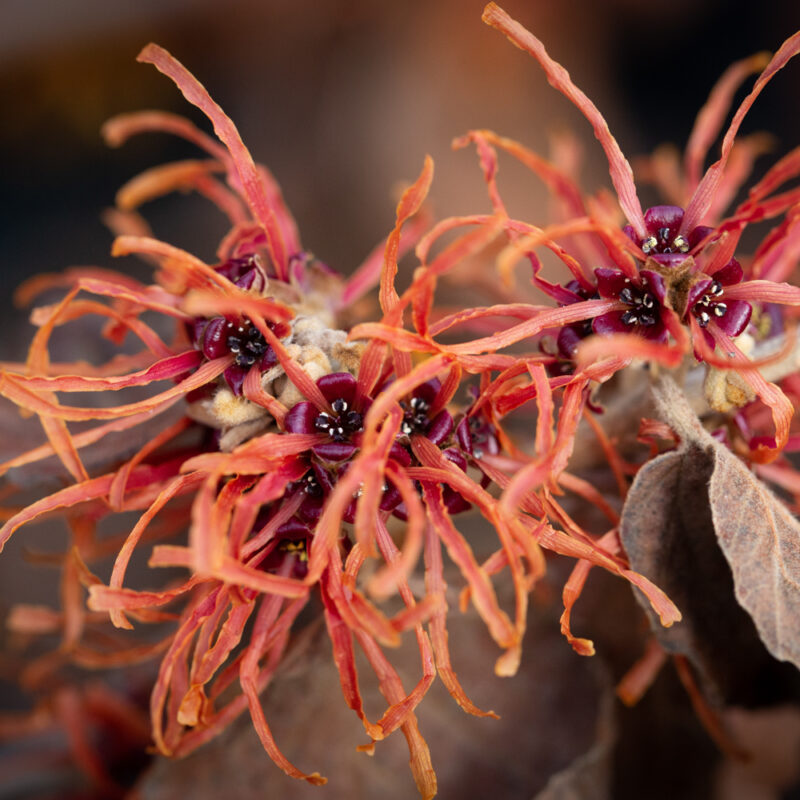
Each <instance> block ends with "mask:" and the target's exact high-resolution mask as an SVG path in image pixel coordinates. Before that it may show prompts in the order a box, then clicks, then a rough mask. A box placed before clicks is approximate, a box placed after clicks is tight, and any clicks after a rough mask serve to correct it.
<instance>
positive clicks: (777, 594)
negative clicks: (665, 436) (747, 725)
mask: <svg viewBox="0 0 800 800" xmlns="http://www.w3.org/2000/svg"><path fill="white" fill-rule="evenodd" d="M654 394H655V399H656V404H657V407H658V410H659V414H660V417H661V419H663V420H664V421H665V422H667V423H668V424H669V425H670V427H672V429H673V430H674V431H675V432H676V433H677V434H678V435H679V436H680V439H681V446H680V447H679V449H678V450H675V451H672V452H669V453H665V454H663V455H660V456H658V457H656V458H654V459H653V460H652V461H650V462H649V463H648V464H646V465H645V466H644V467H643V468H642V469H641V470H640V471H639V473H638V474H637V476H636V480H635V481H634V483H633V486H632V487H631V490H630V492H629V494H628V497H627V501H626V504H625V508H624V511H623V515H622V522H621V537H622V542H623V545H624V547H625V550H626V552H627V554H628V557H629V558H630V561H631V567H632V568H633V569H635V570H636V571H637V572H641V573H642V574H644V575H646V576H647V577H648V578H650V579H651V580H653V581H654V582H655V583H656V584H657V585H658V586H660V587H661V588H662V589H663V590H664V591H665V592H667V594H668V595H669V596H670V598H671V599H672V600H673V601H674V602H675V603H676V604H677V606H678V607H679V608H680V609H681V611H682V613H683V615H684V621H683V622H682V623H679V624H677V625H675V626H673V628H671V629H669V630H663V629H661V626H660V625H658V624H654V625H653V629H654V631H655V632H656V634H657V635H658V637H659V639H660V641H661V642H662V644H663V645H664V647H665V648H666V649H667V650H669V651H670V652H673V653H680V654H683V655H686V656H687V657H688V658H689V659H690V660H691V661H692V663H693V664H694V666H695V667H696V668H697V669H698V670H699V672H700V674H701V675H702V677H703V679H704V681H705V683H706V686H707V688H709V689H711V688H713V689H715V690H716V695H717V699H718V700H724V701H727V702H736V703H742V704H748V705H749V704H761V703H766V702H774V701H775V700H776V699H778V698H780V697H783V696H785V695H786V692H790V693H794V692H795V691H796V686H797V683H798V676H797V673H796V672H795V671H794V670H791V669H790V668H788V667H786V666H785V665H781V664H778V663H777V662H775V661H774V659H772V658H771V657H770V656H769V654H768V653H767V652H766V650H768V651H769V653H771V654H772V655H773V656H775V658H777V659H780V660H782V661H790V662H791V663H793V664H794V665H795V666H799V665H800V627H798V625H797V620H798V619H800V591H798V582H800V525H798V523H797V521H796V520H795V519H794V517H792V515H791V514H790V513H789V512H788V511H787V509H786V508H785V506H784V505H783V504H782V503H781V502H780V500H779V499H778V498H777V497H775V496H774V495H773V494H772V493H771V492H770V491H769V490H768V489H767V488H766V487H765V486H764V485H763V484H762V483H761V482H760V481H759V480H758V479H757V478H756V477H755V476H754V475H753V474H752V473H751V472H750V471H749V470H748V469H747V467H746V466H745V465H744V464H743V463H742V462H741V461H739V459H738V458H737V457H736V456H735V455H733V454H732V453H731V452H730V451H728V450H727V449H726V448H725V447H723V446H722V445H721V444H719V443H718V442H716V441H715V440H714V439H713V438H712V437H711V436H710V434H709V433H708V432H707V431H706V430H705V429H704V428H703V426H702V424H701V423H700V421H699V419H698V418H697V416H696V415H695V414H694V412H693V411H692V409H691V407H690V406H689V403H688V401H687V400H686V398H685V396H684V395H683V393H682V392H681V391H680V390H679V389H678V387H677V386H676V385H675V384H674V383H673V382H672V381H671V380H664V381H662V382H661V384H660V385H659V386H658V387H657V388H656V389H655V390H654ZM737 601H738V603H737ZM742 609H744V611H743V610H742ZM745 611H746V612H747V613H745ZM748 615H749V616H748ZM759 640H760V641H759ZM760 642H763V644H764V645H765V646H766V650H765V649H764V647H762V646H761V644H760ZM790 686H792V687H794V688H793V689H792V690H790V689H789V687H790Z"/></svg>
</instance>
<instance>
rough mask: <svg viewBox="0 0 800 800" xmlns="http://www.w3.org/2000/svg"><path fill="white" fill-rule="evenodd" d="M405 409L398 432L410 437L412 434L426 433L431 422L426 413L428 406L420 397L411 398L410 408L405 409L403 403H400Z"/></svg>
mask: <svg viewBox="0 0 800 800" xmlns="http://www.w3.org/2000/svg"><path fill="white" fill-rule="evenodd" d="M401 405H402V406H403V408H404V409H405V413H404V414H403V422H402V424H401V425H400V430H401V431H402V432H403V433H404V434H405V435H406V436H411V434H412V433H423V434H424V433H426V432H427V430H428V428H429V427H430V424H431V421H430V420H429V419H428V411H429V410H430V406H429V405H428V403H426V402H425V401H424V400H423V399H422V398H421V397H412V398H411V400H410V402H409V405H410V406H411V407H410V408H408V409H406V408H405V403H401Z"/></svg>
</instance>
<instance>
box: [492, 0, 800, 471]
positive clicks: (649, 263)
mask: <svg viewBox="0 0 800 800" xmlns="http://www.w3.org/2000/svg"><path fill="white" fill-rule="evenodd" d="M484 20H485V21H486V22H487V23H488V24H490V25H491V26H493V27H495V28H497V29H498V30H500V31H501V32H502V33H504V34H505V35H506V36H507V37H508V38H509V39H510V40H511V41H512V42H513V43H514V44H515V45H517V46H518V47H520V48H521V49H522V50H524V51H526V52H527V53H529V54H530V55H531V56H533V57H534V58H535V59H536V60H537V61H538V62H539V63H540V65H541V66H542V68H543V69H544V70H545V72H546V73H547V76H548V78H549V80H550V83H551V84H552V85H553V86H554V87H555V88H556V89H558V90H559V91H560V92H562V93H563V94H564V95H565V96H566V97H567V98H568V99H570V100H571V101H572V102H573V103H574V104H575V105H576V106H577V108H578V109H579V110H580V111H581V112H582V113H583V114H584V116H585V117H586V118H587V120H588V121H589V122H590V124H591V125H592V127H593V129H594V132H595V135H596V137H597V139H598V140H599V142H600V144H601V146H602V147H603V150H604V151H605V154H606V157H607V159H608V162H609V170H610V176H611V181H612V184H613V185H614V188H615V190H616V193H617V198H618V200H619V206H620V209H621V211H622V213H623V214H624V216H625V217H626V218H627V224H626V225H624V226H623V231H621V232H620V231H619V229H618V228H617V229H615V222H614V220H613V215H612V214H609V213H608V211H607V209H606V207H605V206H604V205H603V204H602V203H598V202H595V203H594V204H588V205H587V204H586V203H584V202H583V201H582V200H581V199H580V194H579V193H578V192H577V190H576V187H575V185H574V182H573V181H572V179H571V176H569V175H564V174H563V173H560V172H559V170H558V168H557V167H554V166H552V165H546V164H544V162H543V161H542V160H541V159H539V160H538V161H536V160H535V159H534V157H532V156H531V154H530V153H529V152H528V151H525V150H524V148H522V147H521V146H519V145H516V144H515V143H509V142H507V141H506V140H500V138H499V137H493V136H483V132H481V136H483V140H484V142H485V143H486V144H485V145H483V146H484V148H485V147H487V146H489V144H490V143H491V144H500V146H502V147H503V148H504V149H507V150H508V151H509V152H511V153H512V155H515V156H517V157H518V158H520V160H523V162H524V163H526V165H528V166H529V167H530V168H531V169H533V170H534V171H535V172H536V173H537V174H539V175H540V176H541V177H542V178H543V179H544V180H545V181H547V182H548V184H549V185H550V186H551V187H552V188H553V189H554V192H555V193H556V194H557V196H558V198H559V201H560V206H561V208H562V210H565V216H564V219H563V221H562V222H559V223H556V224H555V225H553V226H551V227H549V228H544V229H536V230H535V231H534V230H531V227H532V226H526V224H525V223H521V222H519V221H516V220H509V219H506V221H505V227H506V229H507V230H508V231H509V235H510V236H511V237H512V239H513V243H512V245H511V246H510V248H509V250H508V252H507V253H506V254H505V255H504V257H503V258H502V259H501V260H502V261H503V262H504V263H505V264H509V263H512V262H513V261H514V260H516V258H517V256H518V255H519V254H522V253H527V252H529V251H530V250H532V249H533V248H535V247H536V246H540V245H546V246H548V247H551V248H554V247H557V246H558V245H557V243H556V241H555V240H556V239H558V238H561V237H573V238H574V239H578V238H580V237H582V236H583V237H588V238H589V239H590V240H593V242H592V245H591V247H588V246H582V247H581V248H580V249H578V248H572V252H575V253H576V255H577V256H579V257H585V255H586V254H587V253H591V254H592V255H593V256H596V257H597V258H598V259H601V260H602V261H605V262H607V263H605V264H603V265H602V266H600V267H597V266H595V265H592V266H591V269H590V268H589V265H587V264H585V263H581V262H580V258H577V260H576V258H574V257H573V258H572V260H571V261H567V260H566V259H565V263H567V265H568V266H569V267H570V270H571V271H572V272H573V275H574V276H575V277H576V278H578V279H579V280H581V282H582V284H583V285H585V284H586V282H587V281H588V282H589V283H590V284H591V283H595V285H596V286H597V291H598V294H599V295H600V297H601V299H604V300H609V301H614V303H615V305H614V306H613V307H611V308H608V307H606V308H603V307H602V306H599V304H598V303H597V301H593V300H586V301H584V302H583V303H573V304H570V305H568V306H565V307H564V308H563V309H560V310H559V311H558V312H552V314H551V315H550V316H549V317H548V315H547V314H542V315H539V317H538V319H534V320H531V321H530V322H521V323H516V324H515V325H513V326H512V327H511V328H509V329H507V330H506V331H504V332H503V333H502V334H498V335H496V336H495V337H486V339H485V340H483V341H481V340H478V342H477V344H480V345H484V344H486V345H488V344H489V340H490V339H492V338H493V339H495V340H497V341H498V342H502V344H503V345H504V346H505V345H507V344H510V343H512V342H514V341H519V340H520V339H521V338H524V337H525V336H528V335H531V333H532V332H538V331H539V330H542V328H543V327H544V328H547V327H548V326H547V324H546V323H551V324H552V325H554V326H555V325H558V324H559V322H560V324H561V325H564V324H565V323H566V324H568V325H573V324H574V323H575V322H576V321H577V320H574V319H573V318H572V315H573V313H574V314H579V313H580V312H581V310H583V311H584V319H585V320H591V325H592V332H593V333H596V334H598V338H597V340H596V341H594V342H587V343H586V345H584V346H582V347H581V350H580V357H579V360H580V361H581V362H582V363H587V361H590V360H592V359H595V358H598V357H602V355H603V354H604V353H605V354H606V355H607V350H608V347H609V345H611V346H612V347H613V349H614V351H615V352H616V353H618V354H619V355H620V356H623V358H624V355H625V354H628V355H629V356H630V357H633V356H634V355H636V356H638V357H642V358H646V359H647V360H652V361H660V362H661V363H663V364H664V365H666V366H670V367H674V366H677V364H678V363H679V362H680V360H681V359H682V357H683V355H684V354H688V353H693V354H694V355H695V356H696V357H697V358H698V359H700V360H703V361H705V362H706V363H707V364H708V366H709V368H710V369H712V370H714V369H721V368H725V369H729V370H733V371H736V372H738V373H739V374H740V375H741V378H742V380H744V381H745V382H746V383H747V384H748V385H749V386H750V388H751V390H752V392H753V394H754V395H755V396H757V397H759V398H761V400H762V401H763V402H765V403H767V405H769V406H770V407H771V409H772V412H773V424H774V427H775V434H774V436H772V437H768V440H769V441H768V442H767V443H765V440H763V439H761V440H760V441H758V442H757V443H755V444H754V446H753V447H752V448H751V452H750V456H751V458H753V459H755V460H765V459H766V460H768V459H770V458H772V457H774V456H775V454H776V453H777V452H778V451H779V449H780V447H781V446H782V443H785V441H786V437H787V436H788V430H789V420H790V418H791V414H792V410H791V408H790V405H791V404H789V403H788V401H786V399H785V397H783V398H782V395H781V393H780V390H779V389H777V387H775V386H774V384H768V382H767V381H765V380H764V379H763V378H762V377H761V376H760V374H759V372H758V370H756V369H752V368H748V363H749V361H750V359H749V358H748V357H747V355H745V354H744V353H743V352H742V350H741V349H740V348H739V347H737V344H736V342H735V340H736V339H737V337H740V336H741V335H742V333H744V332H745V330H746V329H747V326H748V324H749V322H750V320H751V318H753V316H754V314H755V313H758V315H759V316H760V315H761V313H762V309H764V307H765V306H767V305H769V304H775V305H778V306H783V307H786V306H796V305H798V304H800V290H798V288H797V287H795V286H791V285H789V284H787V283H784V282H783V281H782V279H784V278H786V277H788V275H789V273H790V271H791V269H792V268H793V267H792V264H793V258H794V256H793V254H794V253H795V250H796V247H795V242H796V240H797V237H798V230H797V225H796V224H794V220H795V219H796V207H797V204H798V201H800V197H799V196H798V192H797V190H796V189H789V190H786V191H783V192H782V193H778V192H777V190H778V189H779V188H781V187H782V186H783V185H784V184H785V183H786V182H787V181H789V180H790V179H791V178H792V177H794V176H796V175H797V174H798V172H800V158H798V156H797V153H796V151H793V152H792V153H791V154H789V155H788V156H786V157H784V158H783V159H781V160H780V161H779V162H778V163H777V164H776V165H775V166H774V167H773V168H772V169H770V170H769V171H768V172H767V174H766V175H765V176H764V178H762V179H761V180H760V181H759V182H758V183H757V184H755V185H754V186H753V187H752V188H751V189H750V191H749V194H748V197H747V199H746V200H745V201H743V202H742V203H740V204H739V205H738V206H736V207H735V208H733V210H732V212H729V214H728V216H723V214H724V212H725V210H726V206H728V205H729V204H730V202H731V200H732V198H733V197H734V196H735V194H736V192H737V191H738V190H739V189H740V188H741V186H742V183H743V181H744V179H745V178H746V176H747V173H748V170H747V169H742V165H745V166H747V165H748V164H752V160H753V158H754V157H755V155H757V144H756V143H755V142H754V141H753V140H752V139H750V140H741V141H740V140H737V138H736V137H737V134H738V132H739V129H740V126H741V123H742V120H743V119H744V117H745V115H746V114H747V112H748V111H749V109H750V107H751V106H752V104H753V103H754V101H755V99H756V98H757V97H758V95H759V94H760V93H761V91H762V90H763V88H764V87H765V86H766V84H767V83H768V82H769V81H770V80H771V79H772V77H774V75H775V74H776V73H777V72H778V71H779V70H781V69H782V68H783V67H784V66H785V65H786V64H787V63H788V61H789V60H790V59H791V58H793V57H794V56H795V55H796V54H797V53H798V51H800V34H795V35H794V36H792V37H790V38H789V39H788V40H787V41H786V42H785V43H784V44H783V45H782V46H781V48H780V49H779V50H778V52H777V53H776V54H775V55H774V56H772V57H771V58H769V59H764V58H762V57H760V56H759V57H754V58H751V59H745V60H744V61H741V62H738V63H737V64H735V65H733V66H732V67H731V68H730V69H729V71H728V72H727V73H726V74H725V75H724V76H723V78H722V79H721V80H720V81H719V83H718V84H717V86H716V87H715V88H714V90H713V91H712V94H711V97H710V98H709V101H708V103H707V104H706V106H705V107H704V109H703V110H702V111H701V113H700V114H699V115H698V118H697V122H696V125H695V128H694V130H693V132H692V135H691V137H690V141H689V146H688V148H687V152H686V158H685V162H684V165H683V170H681V166H680V165H679V164H678V163H677V162H676V163H675V164H672V165H668V166H670V169H665V168H664V165H663V164H662V165H660V168H659V169H653V170H652V175H653V176H655V178H654V179H655V180H656V182H659V185H661V186H662V187H663V188H664V189H665V190H667V194H668V195H669V198H670V200H673V201H677V202H674V204H672V205H661V206H654V207H652V208H650V209H648V210H646V211H644V212H643V211H642V207H641V204H640V201H639V197H638V192H637V188H636V185H635V183H634V180H633V171H632V169H631V167H630V164H629V163H628V161H627V159H626V158H625V156H624V155H623V153H622V151H621V149H620V147H619V144H618V143H617V141H616V139H614V137H613V136H612V134H611V132H610V131H609V129H608V125H607V124H606V122H605V120H604V119H603V117H602V115H601V113H600V111H599V110H598V109H597V108H596V106H595V105H594V104H593V103H592V102H591V100H590V99H589V98H588V97H586V95H585V94H584V93H583V92H582V91H581V90H580V89H579V88H578V87H576V86H575V84H574V83H573V82H572V80H571V79H570V77H569V75H568V73H567V72H566V70H564V68H563V67H562V66H561V65H559V64H557V63H556V62H555V61H554V60H553V59H552V58H551V57H550V56H549V55H548V54H547V52H546V50H545V48H544V46H543V45H542V43H541V42H540V41H539V40H538V39H537V38H536V37H535V36H534V35H533V34H531V33H530V32H529V31H527V30H525V29H524V28H523V27H522V26H521V25H520V24H519V23H518V22H516V21H514V20H513V19H511V17H509V16H508V14H506V13H505V12H504V11H503V10H502V9H500V8H499V7H498V6H496V5H495V4H494V3H490V4H489V5H488V6H487V7H486V9H485V12H484ZM759 70H761V72H760V75H758V77H757V79H756V81H755V84H754V86H753V88H752V90H751V91H750V93H749V94H748V95H747V96H746V97H745V99H744V100H743V101H742V102H741V104H740V106H739V107H738V109H737V110H736V112H735V114H734V116H733V119H732V121H731V123H730V125H729V127H728V129H727V131H725V133H724V136H723V139H722V148H721V154H720V157H719V159H718V160H717V161H715V162H714V163H713V164H712V165H711V166H710V167H708V169H707V170H705V173H703V171H702V164H703V162H704V160H705V157H706V155H707V153H708V149H709V147H710V145H711V144H712V143H713V141H714V140H715V139H716V137H717V136H718V135H719V133H720V132H721V131H722V129H723V125H724V121H725V115H726V113H727V110H728V108H729V107H730V105H731V103H732V101H733V98H734V94H735V92H736V90H737V89H738V88H739V86H740V85H741V83H742V82H743V81H744V80H745V79H746V78H747V77H748V75H750V74H752V73H754V72H758V71H759ZM732 153H733V154H735V155H736V159H735V161H736V164H737V165H738V166H737V167H736V169H733V168H730V169H727V168H728V167H729V166H730V163H732V162H731V155H732ZM729 162H730V163H729ZM681 172H683V174H681ZM667 174H669V175H670V176H673V177H674V176H675V175H679V176H680V177H679V179H677V180H671V181H668V180H666V179H664V180H663V181H661V178H662V176H664V175H667ZM492 180H493V178H492ZM676 186H677V187H678V189H677V191H676V188H675V187H676ZM492 191H495V192H496V190H495V189H493V190H492ZM589 206H591V208H589ZM495 208H496V211H497V209H498V206H497V203H495ZM570 214H572V215H574V216H572V217H570ZM782 215H785V219H784V221H783V222H782V223H781V224H780V225H779V226H778V227H777V228H776V229H774V230H773V231H772V232H771V233H770V234H768V236H767V237H766V238H765V239H764V241H763V242H762V244H761V245H760V246H759V247H758V248H757V250H756V255H755V256H754V257H752V258H745V257H744V256H742V255H737V249H738V245H739V243H740V240H741V237H742V233H743V231H744V230H745V229H746V228H747V227H748V226H749V225H750V224H751V223H754V222H756V221H760V220H763V219H769V218H778V217H780V216H782ZM526 227H527V228H528V232H526ZM620 233H622V237H623V238H622V239H621V238H620ZM565 247H566V248H567V249H568V250H569V249H570V248H571V247H572V246H571V245H569V244H567V245H565ZM608 262H611V263H608ZM592 273H593V276H592ZM626 280H627V281H628V283H626ZM535 282H536V281H535ZM537 285H538V282H537ZM574 330H575V329H574V328H573V332H574ZM755 333H756V334H757V331H755ZM517 334H519V335H520V336H519V338H518V337H517ZM625 334H635V335H636V337H635V338H634V337H631V336H627V337H626V336H625ZM609 336H613V337H616V338H615V339H614V340H613V344H611V342H612V340H609V343H608V344H604V342H603V338H605V337H609ZM573 338H574V337H573ZM576 349H577V348H576ZM708 399H709V402H710V403H711V404H712V406H713V404H714V400H713V398H711V397H709V398H708Z"/></svg>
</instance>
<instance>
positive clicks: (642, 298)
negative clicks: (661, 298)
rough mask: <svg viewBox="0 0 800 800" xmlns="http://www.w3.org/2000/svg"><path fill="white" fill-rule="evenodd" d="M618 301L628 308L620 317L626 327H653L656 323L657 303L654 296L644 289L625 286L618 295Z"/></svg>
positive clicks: (657, 314) (657, 316)
mask: <svg viewBox="0 0 800 800" xmlns="http://www.w3.org/2000/svg"><path fill="white" fill-rule="evenodd" d="M619 299H620V300H621V301H622V302H623V303H625V305H628V306H630V308H629V309H628V310H627V311H625V312H624V313H623V315H622V317H621V319H622V321H623V322H624V323H625V324H626V325H644V326H645V327H647V326H650V325H655V324H656V322H658V318H659V313H658V302H657V301H656V298H655V297H654V295H652V294H651V293H650V292H648V291H646V290H645V289H637V288H636V287H635V286H625V287H624V288H623V289H622V291H621V292H620V293H619Z"/></svg>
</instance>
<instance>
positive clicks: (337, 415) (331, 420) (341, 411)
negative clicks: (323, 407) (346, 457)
mask: <svg viewBox="0 0 800 800" xmlns="http://www.w3.org/2000/svg"><path fill="white" fill-rule="evenodd" d="M331 408H332V409H333V414H328V413H327V412H325V411H323V412H322V413H320V414H319V415H318V416H317V418H316V419H315V420H314V427H315V428H316V429H317V430H318V431H321V432H324V433H327V434H328V435H329V436H330V437H331V439H333V441H334V442H346V441H347V440H348V439H349V438H350V436H352V435H353V434H354V433H356V432H357V431H360V430H361V428H362V426H363V422H364V420H363V417H362V416H361V414H359V413H358V411H354V410H352V409H350V408H349V406H348V403H347V401H346V400H344V399H343V398H341V397H339V398H337V399H336V400H334V401H333V402H332V403H331Z"/></svg>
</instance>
